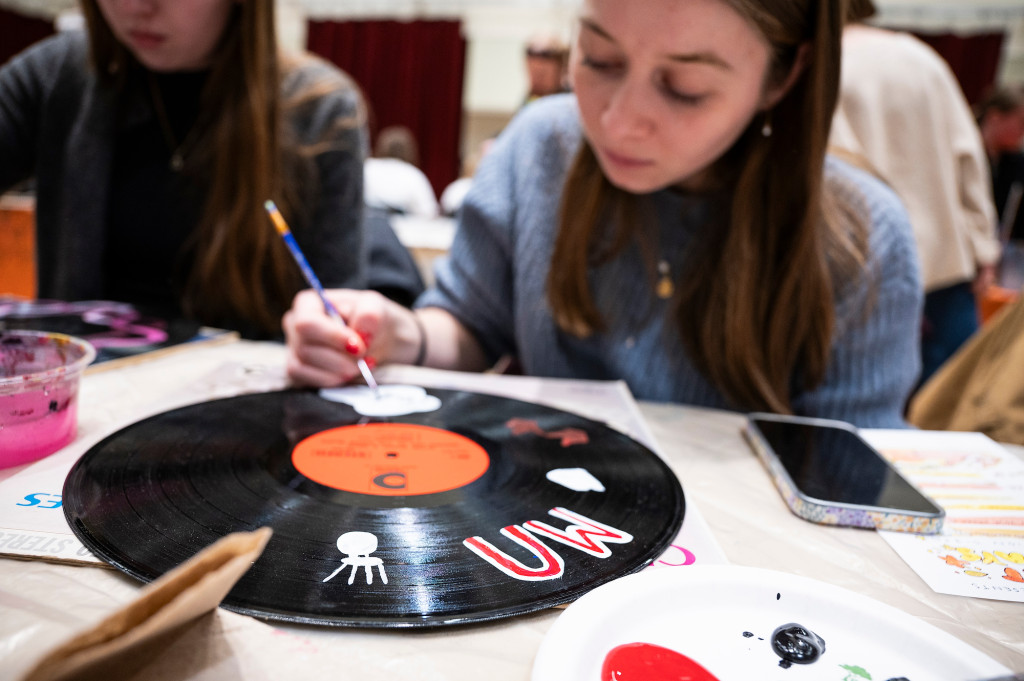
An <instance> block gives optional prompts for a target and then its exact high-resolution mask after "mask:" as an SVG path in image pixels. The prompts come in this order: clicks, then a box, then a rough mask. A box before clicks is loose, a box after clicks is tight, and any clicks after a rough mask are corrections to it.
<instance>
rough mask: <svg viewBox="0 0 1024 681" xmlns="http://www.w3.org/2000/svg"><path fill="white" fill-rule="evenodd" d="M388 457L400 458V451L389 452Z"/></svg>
mask: <svg viewBox="0 0 1024 681" xmlns="http://www.w3.org/2000/svg"><path fill="white" fill-rule="evenodd" d="M388 458H389V459H395V458H398V453H397V452H388Z"/></svg>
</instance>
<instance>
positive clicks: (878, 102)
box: [830, 0, 1000, 383]
mask: <svg viewBox="0 0 1024 681" xmlns="http://www.w3.org/2000/svg"><path fill="white" fill-rule="evenodd" d="M850 7H851V9H850V12H851V14H850V17H849V18H850V20H851V23H850V24H849V25H848V26H847V28H846V29H845V31H844V34H843V69H842V80H841V85H840V94H839V104H838V106H837V108H836V115H835V119H834V121H833V125H832V135H831V139H830V142H831V145H832V147H833V148H835V149H840V150H843V151H845V152H846V153H847V154H849V155H852V157H854V159H859V160H860V161H861V163H862V164H864V165H866V167H867V169H869V170H870V171H872V172H874V173H875V174H876V175H878V176H879V177H880V178H881V179H882V180H883V181H885V182H886V183H888V184H889V185H890V186H891V187H892V188H893V189H894V190H895V191H896V194H897V195H899V197H900V199H901V200H902V201H903V203H904V205H905V206H906V208H907V212H908V214H909V215H910V224H911V226H912V227H913V230H914V239H915V241H916V242H917V248H918V255H919V256H920V261H921V271H922V279H923V283H924V291H925V308H924V320H923V323H922V329H921V358H922V362H923V368H922V372H921V378H920V382H921V383H923V382H924V381H925V380H927V378H928V377H929V376H931V374H932V373H934V371H935V370H936V369H938V367H939V366H940V365H942V364H943V363H944V362H945V361H946V360H947V359H948V358H949V357H950V356H952V354H953V353H954V352H955V351H956V350H957V349H958V348H959V347H960V346H961V344H963V342H964V341H965V340H967V338H968V337H969V336H970V335H971V334H973V333H974V332H975V331H976V330H977V328H978V312H977V307H976V304H975V293H976V292H980V291H982V290H984V288H986V287H987V286H989V285H991V284H992V283H993V281H994V277H995V266H996V264H997V263H998V261H999V256H1000V244H999V239H998V235H997V230H996V226H997V218H996V210H995V206H994V204H993V202H992V197H991V188H990V187H991V185H990V179H989V166H988V160H987V158H986V155H985V149H984V146H983V144H982V140H981V135H980V133H979V131H978V127H977V124H976V123H975V120H974V116H973V114H972V112H971V109H970V106H969V105H968V103H967V100H966V98H965V97H964V94H963V91H962V90H961V89H960V85H959V84H958V82H957V80H956V77H955V76H954V75H953V72H952V71H951V70H950V68H949V66H948V65H947V64H946V62H945V61H944V60H943V59H942V57H941V56H939V54H938V53H936V52H935V51H934V50H933V49H932V48H931V47H929V46H928V45H926V44H925V43H924V42H922V41H920V40H918V39H917V38H915V37H914V36H912V35H910V34H907V33H899V32H895V31H889V30H885V29H881V28H876V27H873V26H868V25H866V24H863V23H862V21H863V20H864V19H866V18H868V17H870V16H871V15H872V14H874V5H873V4H872V3H871V1H870V0H854V1H853V2H852V3H851V6H850Z"/></svg>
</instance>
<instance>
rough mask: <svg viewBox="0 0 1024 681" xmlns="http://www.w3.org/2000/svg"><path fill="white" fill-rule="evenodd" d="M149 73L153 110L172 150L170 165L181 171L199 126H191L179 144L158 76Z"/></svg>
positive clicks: (174, 169)
mask: <svg viewBox="0 0 1024 681" xmlns="http://www.w3.org/2000/svg"><path fill="white" fill-rule="evenodd" d="M147 75H148V80H149V92H150V95H151V96H152V99H153V110H154V111H155V112H156V119H157V122H158V123H159V124H160V131H161V132H162V133H163V136H164V141H165V142H166V143H167V148H168V149H169V150H170V152H171V158H170V161H169V162H168V165H169V166H170V168H171V170H173V171H174V172H176V173H180V172H181V171H182V169H184V167H185V157H186V155H187V154H188V152H189V151H190V149H191V147H192V145H193V143H194V141H195V140H194V138H195V135H196V129H197V128H198V127H199V126H197V125H196V124H194V123H193V124H192V127H191V128H189V131H188V134H186V135H185V139H183V140H182V141H181V144H178V138H177V137H176V136H175V135H174V129H173V128H172V127H171V121H170V119H169V118H168V116H167V109H165V108H164V98H163V95H162V94H161V93H160V86H159V85H158V84H157V82H156V77H155V76H154V75H153V74H152V73H149V74H147Z"/></svg>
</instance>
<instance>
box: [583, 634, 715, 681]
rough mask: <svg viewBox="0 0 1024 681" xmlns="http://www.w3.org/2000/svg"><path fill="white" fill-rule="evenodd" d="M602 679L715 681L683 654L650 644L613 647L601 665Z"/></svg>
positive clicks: (604, 680)
mask: <svg viewBox="0 0 1024 681" xmlns="http://www.w3.org/2000/svg"><path fill="white" fill-rule="evenodd" d="M601 681H718V678H717V677H715V675H714V674H712V673H711V672H709V671H708V670H707V669H704V667H702V666H700V665H699V664H697V663H696V662H694V661H693V660H691V659H690V658H688V657H687V656H686V655H683V654H682V653H677V652H676V651H674V650H669V649H668V648H662V647H661V646H656V645H654V644H653V643H626V644H624V645H621V646H617V647H615V648H612V650H611V651H610V652H609V653H608V655H607V656H605V658H604V664H603V665H602V666H601Z"/></svg>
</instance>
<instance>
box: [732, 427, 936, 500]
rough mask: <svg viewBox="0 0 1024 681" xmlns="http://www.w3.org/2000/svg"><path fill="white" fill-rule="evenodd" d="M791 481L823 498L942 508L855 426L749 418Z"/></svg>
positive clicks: (816, 497) (805, 492)
mask: <svg viewBox="0 0 1024 681" xmlns="http://www.w3.org/2000/svg"><path fill="white" fill-rule="evenodd" d="M751 420H752V421H753V423H754V424H755V425H756V426H757V428H758V430H760V431H761V435H762V436H763V437H764V440H765V442H767V443H768V446H769V447H771V449H772V450H773V451H774V452H775V455H776V456H777V457H778V459H779V461H780V462H781V463H782V465H783V467H784V468H785V469H786V472H788V473H789V477H790V478H792V480H793V484H794V485H796V487H797V489H799V490H800V491H801V492H802V493H803V494H804V495H806V496H809V497H813V498H815V499H820V500H822V501H837V502H841V503H845V504H856V505H859V506H877V507H880V508H892V509H899V510H905V511H912V512H916V513H923V514H933V513H941V512H942V509H941V508H939V507H937V506H936V505H935V504H934V503H933V502H932V501H931V500H930V499H928V498H927V497H925V496H924V495H923V494H921V493H920V492H918V491H917V490H916V489H915V488H914V487H913V486H912V485H911V484H910V483H909V482H907V481H906V480H905V479H904V478H903V477H902V476H900V474H899V473H897V472H896V470H895V469H894V468H893V467H892V466H891V465H890V464H889V462H887V461H886V460H885V459H883V458H882V456H881V455H880V454H879V453H878V452H876V451H875V450H874V449H873V448H872V447H871V446H870V445H869V444H868V443H866V442H865V441H864V440H862V439H861V438H860V436H859V435H857V434H856V433H854V432H853V431H849V430H845V429H843V428H836V427H831V426H826V425H812V424H807V423H794V422H787V421H774V420H768V419H758V418H753V419H751Z"/></svg>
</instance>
